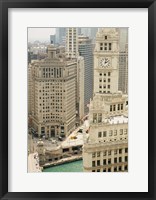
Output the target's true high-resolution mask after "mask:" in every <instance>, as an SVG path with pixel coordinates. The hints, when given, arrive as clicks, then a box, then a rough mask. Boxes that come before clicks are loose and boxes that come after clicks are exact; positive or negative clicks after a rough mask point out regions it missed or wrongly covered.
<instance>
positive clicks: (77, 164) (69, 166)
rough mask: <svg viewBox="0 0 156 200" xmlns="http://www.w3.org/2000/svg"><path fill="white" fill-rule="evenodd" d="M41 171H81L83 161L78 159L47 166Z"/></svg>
mask: <svg viewBox="0 0 156 200" xmlns="http://www.w3.org/2000/svg"><path fill="white" fill-rule="evenodd" d="M43 172H83V161H82V160H78V161H74V162H70V163H65V164H62V165H58V166H54V167H49V168H46V169H44V170H43Z"/></svg>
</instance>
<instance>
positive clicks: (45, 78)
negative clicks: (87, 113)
mask: <svg viewBox="0 0 156 200" xmlns="http://www.w3.org/2000/svg"><path fill="white" fill-rule="evenodd" d="M76 67H77V62H76V61H73V60H69V59H67V58H65V56H64V54H62V53H61V50H59V48H56V47H54V46H53V45H50V46H48V58H47V59H44V60H40V61H36V62H33V63H32V64H31V65H29V73H30V74H31V76H29V86H31V89H29V95H30V99H29V103H30V105H29V116H30V117H31V119H32V126H33V128H34V129H35V130H36V131H37V132H38V135H39V136H40V135H45V136H46V137H54V136H55V137H58V136H62V137H65V136H67V135H68V134H69V133H70V132H71V131H72V130H73V129H74V128H75V120H76V113H75V108H76V102H75V99H76V90H75V88H76Z"/></svg>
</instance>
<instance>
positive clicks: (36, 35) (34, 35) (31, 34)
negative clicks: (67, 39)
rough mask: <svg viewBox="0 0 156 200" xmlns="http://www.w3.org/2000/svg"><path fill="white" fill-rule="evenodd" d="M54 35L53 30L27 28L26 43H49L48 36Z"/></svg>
mask: <svg viewBox="0 0 156 200" xmlns="http://www.w3.org/2000/svg"><path fill="white" fill-rule="evenodd" d="M53 34H55V28H28V41H29V42H33V41H36V40H39V41H42V42H44V41H50V35H53Z"/></svg>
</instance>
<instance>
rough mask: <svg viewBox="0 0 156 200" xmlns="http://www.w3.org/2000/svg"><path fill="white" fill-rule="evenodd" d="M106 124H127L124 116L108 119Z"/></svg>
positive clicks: (126, 118)
mask: <svg viewBox="0 0 156 200" xmlns="http://www.w3.org/2000/svg"><path fill="white" fill-rule="evenodd" d="M107 122H108V123H110V124H122V123H128V117H127V116H124V115H120V116H114V117H110V118H108V120H107Z"/></svg>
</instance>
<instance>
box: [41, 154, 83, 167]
mask: <svg viewBox="0 0 156 200" xmlns="http://www.w3.org/2000/svg"><path fill="white" fill-rule="evenodd" d="M78 160H82V155H77V156H72V157H68V158H63V159H61V160H58V161H55V162H49V163H46V164H44V165H43V166H42V167H43V169H45V168H49V167H53V166H58V165H62V164H65V163H70V162H74V161H78Z"/></svg>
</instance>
